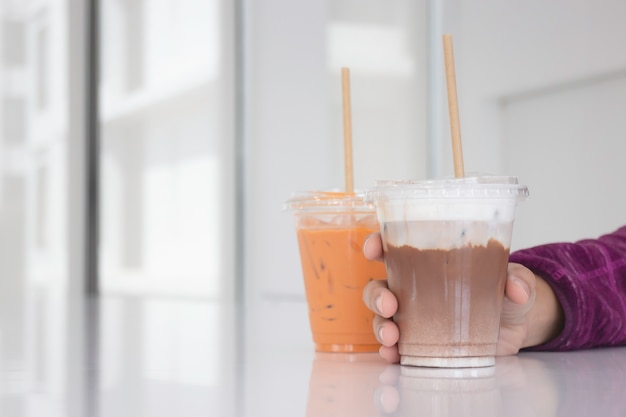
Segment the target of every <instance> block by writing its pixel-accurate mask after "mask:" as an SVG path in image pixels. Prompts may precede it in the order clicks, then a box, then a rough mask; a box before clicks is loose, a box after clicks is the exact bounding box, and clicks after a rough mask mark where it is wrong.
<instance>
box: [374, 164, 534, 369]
mask: <svg viewBox="0 0 626 417" xmlns="http://www.w3.org/2000/svg"><path fill="white" fill-rule="evenodd" d="M527 196H528V189H527V188H526V187H525V186H523V185H519V184H518V183H517V178H515V177H496V176H471V177H464V178H449V179H439V180H428V181H379V182H377V184H376V186H375V187H373V188H371V189H370V190H368V193H367V201H370V202H372V203H374V204H375V205H376V207H377V213H378V220H379V222H380V225H381V235H382V240H383V249H384V252H385V265H386V268H387V277H388V284H389V288H390V290H391V291H392V292H393V293H394V294H395V295H396V297H397V298H398V312H397V314H396V315H395V316H394V320H395V321H396V323H397V324H398V327H399V329H400V340H399V343H398V347H399V350H400V358H401V359H400V361H401V364H404V365H415V366H428V367H482V366H491V365H493V364H494V363H495V360H494V356H495V353H496V345H497V341H498V333H499V327H500V312H501V308H502V302H503V299H504V285H505V281H506V274H507V265H508V257H509V249H510V243H511V235H512V231H513V222H514V220H515V213H516V208H517V204H518V202H519V201H520V200H522V199H524V198H526V197H527Z"/></svg>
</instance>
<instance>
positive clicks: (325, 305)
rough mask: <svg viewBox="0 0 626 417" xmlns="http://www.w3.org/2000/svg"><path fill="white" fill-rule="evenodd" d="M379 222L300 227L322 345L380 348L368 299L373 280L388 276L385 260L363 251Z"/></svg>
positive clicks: (321, 347) (318, 343)
mask: <svg viewBox="0 0 626 417" xmlns="http://www.w3.org/2000/svg"><path fill="white" fill-rule="evenodd" d="M374 231H378V228H377V227H376V226H374V225H369V226H366V225H354V226H353V227H345V228H341V227H337V226H335V228H319V229H317V228H300V229H298V231H297V235H298V244H299V246H300V257H301V261H302V272H303V275H304V283H305V290H306V297H307V304H308V306H309V320H310V324H311V330H312V333H313V340H314V342H315V343H316V350H318V351H352V352H367V351H370V352H371V351H377V350H378V348H379V346H380V345H379V343H378V341H377V340H376V337H375V336H374V331H373V327H372V320H373V318H374V314H373V313H372V312H371V311H370V310H369V309H367V307H365V305H364V304H363V300H362V293H363V288H364V286H365V284H367V282H369V281H371V280H374V279H384V278H385V266H384V264H383V263H382V262H377V261H368V260H367V259H365V257H364V256H363V250H362V247H363V242H364V240H365V238H366V237H367V236H368V235H369V234H370V233H372V232H374Z"/></svg>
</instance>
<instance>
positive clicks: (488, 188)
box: [365, 174, 529, 203]
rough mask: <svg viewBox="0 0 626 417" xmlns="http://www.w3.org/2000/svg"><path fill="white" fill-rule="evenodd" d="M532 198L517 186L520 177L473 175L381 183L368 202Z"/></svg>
mask: <svg viewBox="0 0 626 417" xmlns="http://www.w3.org/2000/svg"><path fill="white" fill-rule="evenodd" d="M528 197H529V192H528V187H527V186H525V185H521V184H519V183H518V179H517V177H513V176H499V175H489V174H473V175H468V176H465V177H461V178H455V177H443V178H437V179H426V180H378V181H376V183H375V185H374V186H373V187H371V188H368V189H367V191H366V195H365V200H366V201H367V202H370V203H374V202H376V201H377V200H381V199H384V200H392V199H406V198H425V199H426V198H428V199H436V198H441V199H449V198H460V199H464V198H468V199H470V198H471V199H480V198H490V199H493V198H516V199H517V200H524V199H526V198H528Z"/></svg>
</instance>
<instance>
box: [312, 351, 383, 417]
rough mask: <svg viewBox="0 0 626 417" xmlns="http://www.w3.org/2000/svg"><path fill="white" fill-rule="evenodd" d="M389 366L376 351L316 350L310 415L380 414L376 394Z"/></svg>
mask: <svg viewBox="0 0 626 417" xmlns="http://www.w3.org/2000/svg"><path fill="white" fill-rule="evenodd" d="M387 367H388V364H387V363H386V362H385V361H383V360H382V359H381V358H380V357H379V356H378V354H377V353H354V354H350V353H321V352H318V353H316V354H315V358H314V359H313V365H312V368H311V377H310V380H309V394H308V399H307V407H306V415H307V417H321V416H360V417H361V416H362V417H368V416H379V415H380V413H379V411H378V407H377V406H376V404H375V403H374V401H375V395H374V394H375V392H376V389H377V388H378V386H379V385H380V379H379V378H380V375H381V373H382V372H383V371H384V370H385V369H386V368H387Z"/></svg>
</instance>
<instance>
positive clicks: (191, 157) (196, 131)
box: [99, 0, 232, 298]
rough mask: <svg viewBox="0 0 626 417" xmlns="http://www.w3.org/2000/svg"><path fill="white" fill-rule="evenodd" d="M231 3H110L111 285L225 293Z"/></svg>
mask: <svg viewBox="0 0 626 417" xmlns="http://www.w3.org/2000/svg"><path fill="white" fill-rule="evenodd" d="M222 3H223V2H221V1H218V0H215V1H206V0H184V1H178V0H161V1H142V0H132V1H121V0H119V1H107V2H102V7H101V10H100V12H101V21H102V33H101V39H102V42H101V45H100V47H101V70H102V77H101V84H100V108H101V111H100V129H101V159H100V161H101V173H100V177H101V183H100V187H101V189H100V201H101V222H100V234H101V240H100V249H101V252H100V269H99V270H100V289H101V292H102V293H111V292H117V293H142V294H148V293H151V294H168V295H185V296H194V297H212V298H215V297H219V295H220V293H221V292H220V291H221V289H220V282H221V279H222V278H221V277H223V274H224V265H223V254H222V253H221V251H222V247H223V246H222V245H220V242H221V239H222V237H221V229H220V225H221V224H222V223H223V222H221V216H222V211H223V206H224V204H226V202H225V198H224V194H223V193H224V189H223V187H222V184H223V183H224V181H225V180H224V178H225V177H227V176H229V175H230V172H229V169H231V168H230V167H231V164H230V163H229V162H228V161H226V160H225V157H224V142H227V143H232V140H229V138H228V136H227V134H225V132H226V129H228V127H227V126H225V125H224V122H223V121H224V120H225V119H227V118H228V117H230V113H232V110H231V109H230V108H228V107H225V106H224V105H223V104H222V103H224V101H225V94H227V91H228V90H227V89H225V88H224V84H225V80H226V78H225V75H224V69H225V68H226V65H227V63H225V62H223V58H222V57H223V56H224V52H223V48H224V44H225V42H224V39H223V37H222V34H223V31H224V30H225V28H224V23H223V19H222V18H221V16H222V15H221V13H223V10H222V7H221V6H222Z"/></svg>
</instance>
